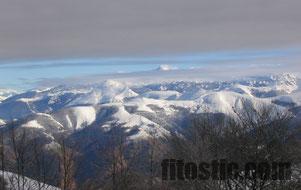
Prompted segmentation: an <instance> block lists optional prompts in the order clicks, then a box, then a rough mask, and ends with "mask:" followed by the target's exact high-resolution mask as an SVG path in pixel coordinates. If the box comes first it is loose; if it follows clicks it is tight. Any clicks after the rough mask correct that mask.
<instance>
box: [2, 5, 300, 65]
mask: <svg viewBox="0 0 301 190" xmlns="http://www.w3.org/2000/svg"><path fill="white" fill-rule="evenodd" d="M300 7H301V1H300V0H264V1H263V0H250V1H247V0H226V1H224V0H185V1H183V0H145V1H141V0H63V1H62V0H49V1H41V0H26V1H19V0H0V42H1V43H0V60H22V59H56V58H58V59H61V58H70V57H71V58H78V57H100V56H116V55H117V56H123V55H134V56H135V55H138V56H140V55H156V54H157V55H159V54H162V53H163V54H164V53H167V54H168V53H183V52H202V51H216V50H229V49H243V48H255V49H256V48H274V47H277V48H278V47H292V46H295V45H299V44H301V25H300V23H299V22H300V20H301V11H300Z"/></svg>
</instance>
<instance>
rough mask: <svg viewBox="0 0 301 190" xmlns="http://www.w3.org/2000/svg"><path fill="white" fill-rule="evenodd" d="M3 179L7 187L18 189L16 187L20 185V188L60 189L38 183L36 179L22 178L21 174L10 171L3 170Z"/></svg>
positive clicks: (34, 189) (36, 189) (30, 189)
mask: <svg viewBox="0 0 301 190" xmlns="http://www.w3.org/2000/svg"><path fill="white" fill-rule="evenodd" d="M0 174H1V176H2V171H0ZM4 179H5V181H6V182H7V187H8V189H18V187H20V188H21V187H22V189H28V190H60V189H59V188H56V187H53V186H51V185H47V184H44V183H39V182H38V181H35V180H33V179H30V178H28V177H24V178H23V177H22V176H18V175H17V174H14V173H11V172H4ZM23 187H24V188H23Z"/></svg>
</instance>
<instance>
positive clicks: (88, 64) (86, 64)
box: [0, 48, 301, 90]
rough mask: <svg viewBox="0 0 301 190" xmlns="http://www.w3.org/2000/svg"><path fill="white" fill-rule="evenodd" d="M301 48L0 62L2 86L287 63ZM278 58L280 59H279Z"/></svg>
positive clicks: (0, 83) (24, 86) (23, 87)
mask: <svg viewBox="0 0 301 190" xmlns="http://www.w3.org/2000/svg"><path fill="white" fill-rule="evenodd" d="M300 52H301V50H300V49H298V48H291V49H289V48H286V49H269V50H240V51H229V52H204V53H186V54H177V55H161V56H147V57H129V56H127V57H102V58H101V57H100V58H78V59H57V60H26V61H2V62H0V88H13V89H17V90H26V89H30V88H34V87H36V84H37V83H38V82H40V81H43V80H48V79H49V80H51V79H58V78H61V79H65V78H71V77H79V76H82V77H83V76H90V75H100V76H101V75H105V74H116V75H118V73H131V72H141V71H152V70H155V69H157V68H158V67H159V66H160V65H164V64H167V65H170V66H171V67H172V68H176V69H179V70H182V69H193V68H202V67H209V66H219V67H220V69H222V68H223V67H225V66H228V67H229V66H234V67H248V66H250V65H253V66H254V64H255V65H256V64H257V67H260V66H261V65H263V64H271V65H272V66H275V67H276V66H277V65H276V64H277V63H278V64H282V65H286V64H287V65H288V67H289V64H290V62H291V61H292V60H294V61H295V57H296V56H298V55H299V54H300ZM277 60H278V62H277ZM279 60H281V62H280V61H279Z"/></svg>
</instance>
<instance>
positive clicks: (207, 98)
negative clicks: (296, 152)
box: [0, 74, 301, 138]
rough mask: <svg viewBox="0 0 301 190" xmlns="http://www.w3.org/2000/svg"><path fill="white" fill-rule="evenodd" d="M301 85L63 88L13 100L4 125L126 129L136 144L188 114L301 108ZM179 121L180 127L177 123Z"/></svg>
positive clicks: (251, 80) (281, 79)
mask: <svg viewBox="0 0 301 190" xmlns="http://www.w3.org/2000/svg"><path fill="white" fill-rule="evenodd" d="M299 87H300V80H299V79H298V78H297V77H296V76H294V75H292V74H282V75H273V76H257V77H246V78H244V79H240V80H231V81H203V82H192V81H174V82H166V83H151V84H143V85H135V84H125V83H122V82H117V81H112V80H109V81H104V82H101V83H98V84H94V85H80V86H76V85H74V86H58V87H54V88H50V89H45V90H32V91H28V92H25V93H22V94H17V95H14V96H11V97H9V98H7V99H5V100H3V101H2V102H1V103H0V122H1V123H2V124H4V123H8V122H10V121H12V120H20V119H22V125H21V127H26V128H35V129H39V130H42V131H43V132H44V133H45V134H48V137H49V138H52V137H51V135H49V134H53V133H60V132H66V131H74V130H77V131H78V130H80V129H82V128H85V127H90V126H98V127H102V128H104V129H105V128H107V127H109V126H110V124H112V123H116V122H117V123H120V124H123V126H124V127H125V128H126V129H127V130H129V131H132V130H134V131H135V132H132V133H131V138H144V137H146V136H148V135H149V134H150V132H153V131H155V132H156V134H158V135H162V134H166V133H168V132H169V130H170V126H175V125H181V122H179V121H178V120H177V117H178V116H179V114H182V113H183V111H186V112H191V113H200V112H204V111H210V112H221V113H225V114H233V107H234V108H239V107H240V106H241V100H242V99H244V100H246V101H248V102H250V103H251V104H253V105H255V106H256V105H258V104H259V103H260V104H262V103H267V104H276V105H278V106H279V107H283V108H294V107H298V106H300V105H301V91H300V88H299ZM176 120H177V121H176Z"/></svg>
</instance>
